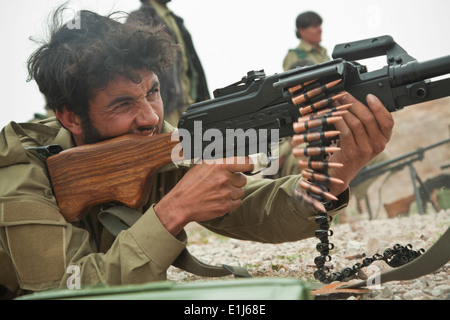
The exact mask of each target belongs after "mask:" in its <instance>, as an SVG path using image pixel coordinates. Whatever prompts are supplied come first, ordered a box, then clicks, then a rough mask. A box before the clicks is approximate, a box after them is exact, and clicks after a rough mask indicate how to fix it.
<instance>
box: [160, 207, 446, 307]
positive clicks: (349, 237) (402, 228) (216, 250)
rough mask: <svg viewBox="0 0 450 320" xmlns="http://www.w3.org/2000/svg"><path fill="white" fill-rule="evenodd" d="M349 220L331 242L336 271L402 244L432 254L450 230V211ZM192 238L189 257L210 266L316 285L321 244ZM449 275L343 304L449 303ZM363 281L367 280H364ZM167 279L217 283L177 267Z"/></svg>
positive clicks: (336, 228)
mask: <svg viewBox="0 0 450 320" xmlns="http://www.w3.org/2000/svg"><path fill="white" fill-rule="evenodd" d="M345 215H346V216H347V217H346V219H345V220H346V222H345V223H342V221H341V223H339V224H335V223H334V224H333V225H332V227H331V229H332V230H333V232H334V235H333V236H332V237H330V241H331V242H332V243H334V244H335V249H334V250H332V251H331V256H332V261H331V264H332V265H333V266H334V270H340V269H341V268H342V267H344V266H353V264H354V263H356V262H360V261H361V260H362V259H357V260H355V259H352V256H355V255H360V254H363V253H365V254H367V255H368V256H372V255H373V254H374V253H376V252H378V253H383V251H384V250H385V249H386V248H388V247H392V246H393V245H395V244H397V243H399V244H401V245H403V246H405V245H407V244H411V245H412V246H413V249H415V250H418V249H420V248H424V249H425V250H427V249H428V248H429V247H431V246H432V245H433V243H434V242H435V241H436V240H437V239H438V238H439V237H440V236H441V235H442V234H443V233H444V232H445V231H446V230H447V228H448V227H449V226H450V210H441V211H440V212H438V213H436V212H429V213H427V214H425V215H418V214H411V215H409V216H406V217H405V216H404V217H397V218H394V219H377V220H368V219H365V218H363V217H362V216H360V215H351V214H348V213H346V214H345ZM341 220H343V219H341ZM187 232H188V235H189V244H188V249H189V251H190V252H191V253H192V254H193V255H195V256H196V257H197V258H199V259H200V260H202V261H204V262H206V263H209V264H212V265H219V264H221V263H226V264H230V265H240V266H244V267H246V268H247V269H248V270H249V272H250V273H251V274H252V276H253V277H287V278H295V279H300V280H303V281H306V282H316V281H315V280H314V276H313V272H314V271H315V270H316V269H315V267H314V266H313V265H314V263H313V259H314V258H315V257H316V256H317V255H318V252H317V251H316V249H315V246H316V244H317V243H318V240H317V239H316V238H310V239H306V240H303V241H298V242H291V243H284V244H277V245H273V244H261V243H256V242H249V241H240V240H235V239H229V238H225V237H221V236H218V235H216V234H214V233H211V232H209V231H208V230H206V229H204V228H202V227H199V226H198V225H190V226H188V228H187ZM372 266H373V270H381V271H382V272H383V271H387V270H389V269H390V267H389V266H388V265H387V264H385V263H384V262H383V261H377V262H374V263H373V264H372ZM366 272H368V271H366ZM449 274H450V262H448V263H447V264H446V265H445V266H443V267H442V268H440V269H439V270H437V271H436V272H434V273H432V274H430V275H427V276H423V277H421V278H418V279H414V280H410V281H392V282H389V283H385V284H383V285H381V287H380V288H379V289H375V290H373V291H372V292H370V293H366V294H364V295H356V296H350V297H349V296H347V297H345V298H338V299H362V300H449V299H450V278H449ZM361 276H362V277H364V274H362V275H361ZM366 276H367V275H366ZM227 278H228V277H227ZM229 278H230V279H232V277H229ZM168 279H169V280H172V281H175V282H190V281H214V279H208V278H201V277H197V276H195V275H192V274H190V273H187V272H184V271H181V270H179V269H176V268H173V267H171V268H170V269H169V273H168ZM355 281H356V280H355Z"/></svg>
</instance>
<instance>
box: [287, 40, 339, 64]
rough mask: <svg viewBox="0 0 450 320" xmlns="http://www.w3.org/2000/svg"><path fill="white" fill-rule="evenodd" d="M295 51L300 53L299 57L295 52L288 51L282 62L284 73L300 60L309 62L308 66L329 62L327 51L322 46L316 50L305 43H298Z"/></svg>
mask: <svg viewBox="0 0 450 320" xmlns="http://www.w3.org/2000/svg"><path fill="white" fill-rule="evenodd" d="M297 50H298V51H300V52H301V53H302V54H301V57H300V56H299V55H298V54H297V53H296V51H295V50H289V52H288V53H287V55H286V57H285V58H284V60H283V70H284V71H287V70H290V69H292V67H293V66H294V65H295V63H296V62H297V61H299V60H300V59H306V60H308V61H310V63H309V64H318V63H322V62H327V61H330V60H331V59H330V57H329V56H328V54H327V50H326V49H325V48H324V47H322V46H319V47H318V48H316V47H313V46H312V45H310V44H309V43H307V42H305V41H300V44H299V46H298V47H297Z"/></svg>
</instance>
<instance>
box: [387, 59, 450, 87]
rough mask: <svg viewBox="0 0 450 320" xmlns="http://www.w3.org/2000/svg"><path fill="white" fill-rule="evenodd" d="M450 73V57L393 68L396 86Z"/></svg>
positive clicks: (412, 62) (413, 62) (414, 62)
mask: <svg viewBox="0 0 450 320" xmlns="http://www.w3.org/2000/svg"><path fill="white" fill-rule="evenodd" d="M449 73H450V55H448V56H444V57H440V58H436V59H432V60H428V61H422V62H418V61H411V62H409V63H406V64H402V65H399V66H395V67H393V76H394V82H395V85H403V84H408V83H413V82H417V81H421V80H426V79H430V78H434V77H439V76H442V75H445V74H449Z"/></svg>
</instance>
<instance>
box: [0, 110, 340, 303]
mask: <svg viewBox="0 0 450 320" xmlns="http://www.w3.org/2000/svg"><path fill="white" fill-rule="evenodd" d="M165 130H166V131H167V130H169V128H168V126H167V125H165ZM50 144H59V145H60V146H62V147H63V148H64V149H68V148H71V147H74V144H73V142H72V138H71V135H70V133H69V132H68V131H66V130H65V129H63V128H61V127H60V126H59V125H58V123H57V122H56V120H55V118H50V119H46V120H43V121H42V122H41V123H25V124H20V125H19V124H16V123H14V122H12V123H10V124H9V125H8V126H6V127H5V128H4V129H3V130H2V131H1V133H0V177H1V180H0V266H1V268H0V285H2V286H4V287H6V288H7V289H8V290H10V291H11V292H13V293H15V294H23V293H26V292H28V291H42V290H46V289H50V288H56V287H63V288H66V287H67V280H68V278H69V277H70V276H71V275H72V270H74V269H73V266H77V268H79V270H80V277H81V278H80V283H81V286H85V285H89V284H93V283H108V284H109V285H118V284H135V283H144V282H148V281H156V280H165V279H166V271H167V269H168V267H169V266H170V265H171V264H172V263H173V261H174V260H175V259H176V257H177V256H178V255H179V254H180V253H181V251H182V250H183V249H184V248H185V246H186V242H187V239H186V233H185V232H184V231H183V232H181V233H180V234H179V236H178V237H174V236H172V235H171V234H170V233H169V232H168V231H167V230H166V229H165V228H164V227H163V226H162V224H161V223H160V221H159V219H158V218H157V216H156V214H155V212H154V210H153V204H154V203H156V202H157V201H158V200H159V199H161V198H162V197H163V196H164V195H165V194H166V193H167V192H169V191H170V190H171V188H172V187H173V186H174V185H175V184H176V183H177V181H179V180H180V179H181V178H182V176H183V174H184V173H185V172H186V168H182V167H175V169H173V170H167V171H164V172H160V173H158V177H157V179H156V180H155V184H154V185H153V188H152V192H151V195H150V200H149V203H148V205H147V206H146V207H144V208H143V209H142V217H141V218H140V219H139V220H138V221H137V222H136V223H135V224H134V225H133V226H132V227H130V228H129V229H128V230H125V231H122V232H121V233H120V234H119V235H118V236H117V237H113V236H112V235H111V234H110V233H109V232H108V231H107V230H106V229H105V228H103V227H102V225H101V224H100V223H99V222H98V220H97V215H98V213H99V208H92V210H91V211H90V213H89V214H88V215H87V217H86V218H85V219H83V220H81V221H79V222H76V223H68V222H66V221H65V219H64V218H63V217H62V215H61V214H60V212H59V210H58V206H57V204H56V199H55V198H54V196H53V193H52V190H51V185H50V181H49V178H48V176H47V173H46V169H45V165H44V163H43V161H42V160H41V159H40V158H39V157H38V156H37V155H36V153H35V152H34V151H29V150H25V149H24V147H30V146H42V145H50ZM298 179H299V177H298V176H291V177H284V178H282V179H279V180H269V179H267V180H265V179H261V180H254V181H249V183H248V184H247V186H246V187H245V196H244V198H243V201H242V206H241V207H240V208H238V209H237V210H236V211H234V212H230V213H229V214H226V215H224V216H223V217H220V218H216V219H214V220H211V221H208V222H206V223H203V225H204V226H205V227H207V228H209V229H210V230H212V231H215V232H217V233H219V234H222V235H225V236H230V237H235V238H238V239H248V240H254V241H262V242H272V243H277V242H284V241H295V240H300V239H303V238H306V237H311V236H313V235H314V230H316V229H317V226H316V225H315V222H314V215H315V214H316V212H315V211H314V210H313V209H312V208H311V207H306V206H304V205H303V204H302V203H300V202H299V200H297V199H295V198H291V191H292V189H293V188H294V186H295V185H296V184H297V181H298ZM347 201H348V194H347V195H346V196H343V197H342V200H341V201H339V203H337V204H336V210H337V209H340V208H341V207H342V206H345V205H346V203H347ZM336 210H335V211H334V212H336ZM199 258H200V259H201V257H199Z"/></svg>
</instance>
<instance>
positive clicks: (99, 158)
mask: <svg viewBox="0 0 450 320" xmlns="http://www.w3.org/2000/svg"><path fill="white" fill-rule="evenodd" d="M172 139H173V138H172V133H171V132H169V133H163V134H160V135H157V136H152V137H148V136H147V137H145V136H141V135H134V134H127V135H124V136H120V137H117V138H113V139H110V140H107V141H103V142H99V143H95V144H89V145H83V146H79V147H76V148H72V149H68V150H65V151H62V152H61V153H59V154H57V155H54V156H50V157H48V158H47V167H48V172H49V174H50V177H51V182H52V186H53V191H54V194H55V197H56V199H57V203H58V207H59V208H60V211H61V214H62V215H63V216H64V218H65V219H66V220H67V221H68V222H73V221H77V220H80V219H82V218H83V217H84V216H85V215H86V214H87V212H88V210H89V209H90V208H92V207H93V206H95V205H98V204H102V203H107V202H113V201H120V202H122V203H124V204H125V205H127V206H129V207H131V208H135V209H136V208H139V207H141V206H143V205H144V204H145V203H146V202H147V200H148V198H149V195H150V191H151V184H152V181H153V179H152V177H153V176H154V175H155V173H156V172H157V171H158V170H159V169H160V168H161V167H163V166H165V165H167V164H170V163H172V156H173V155H175V154H176V156H177V157H179V158H177V159H173V160H176V161H178V160H182V157H181V156H180V154H181V152H182V151H181V145H180V144H179V143H180V141H179V139H178V138H175V139H174V140H172ZM177 145H179V146H180V148H179V152H178V153H175V151H177V149H174V148H175V147H176V146H177Z"/></svg>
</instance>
